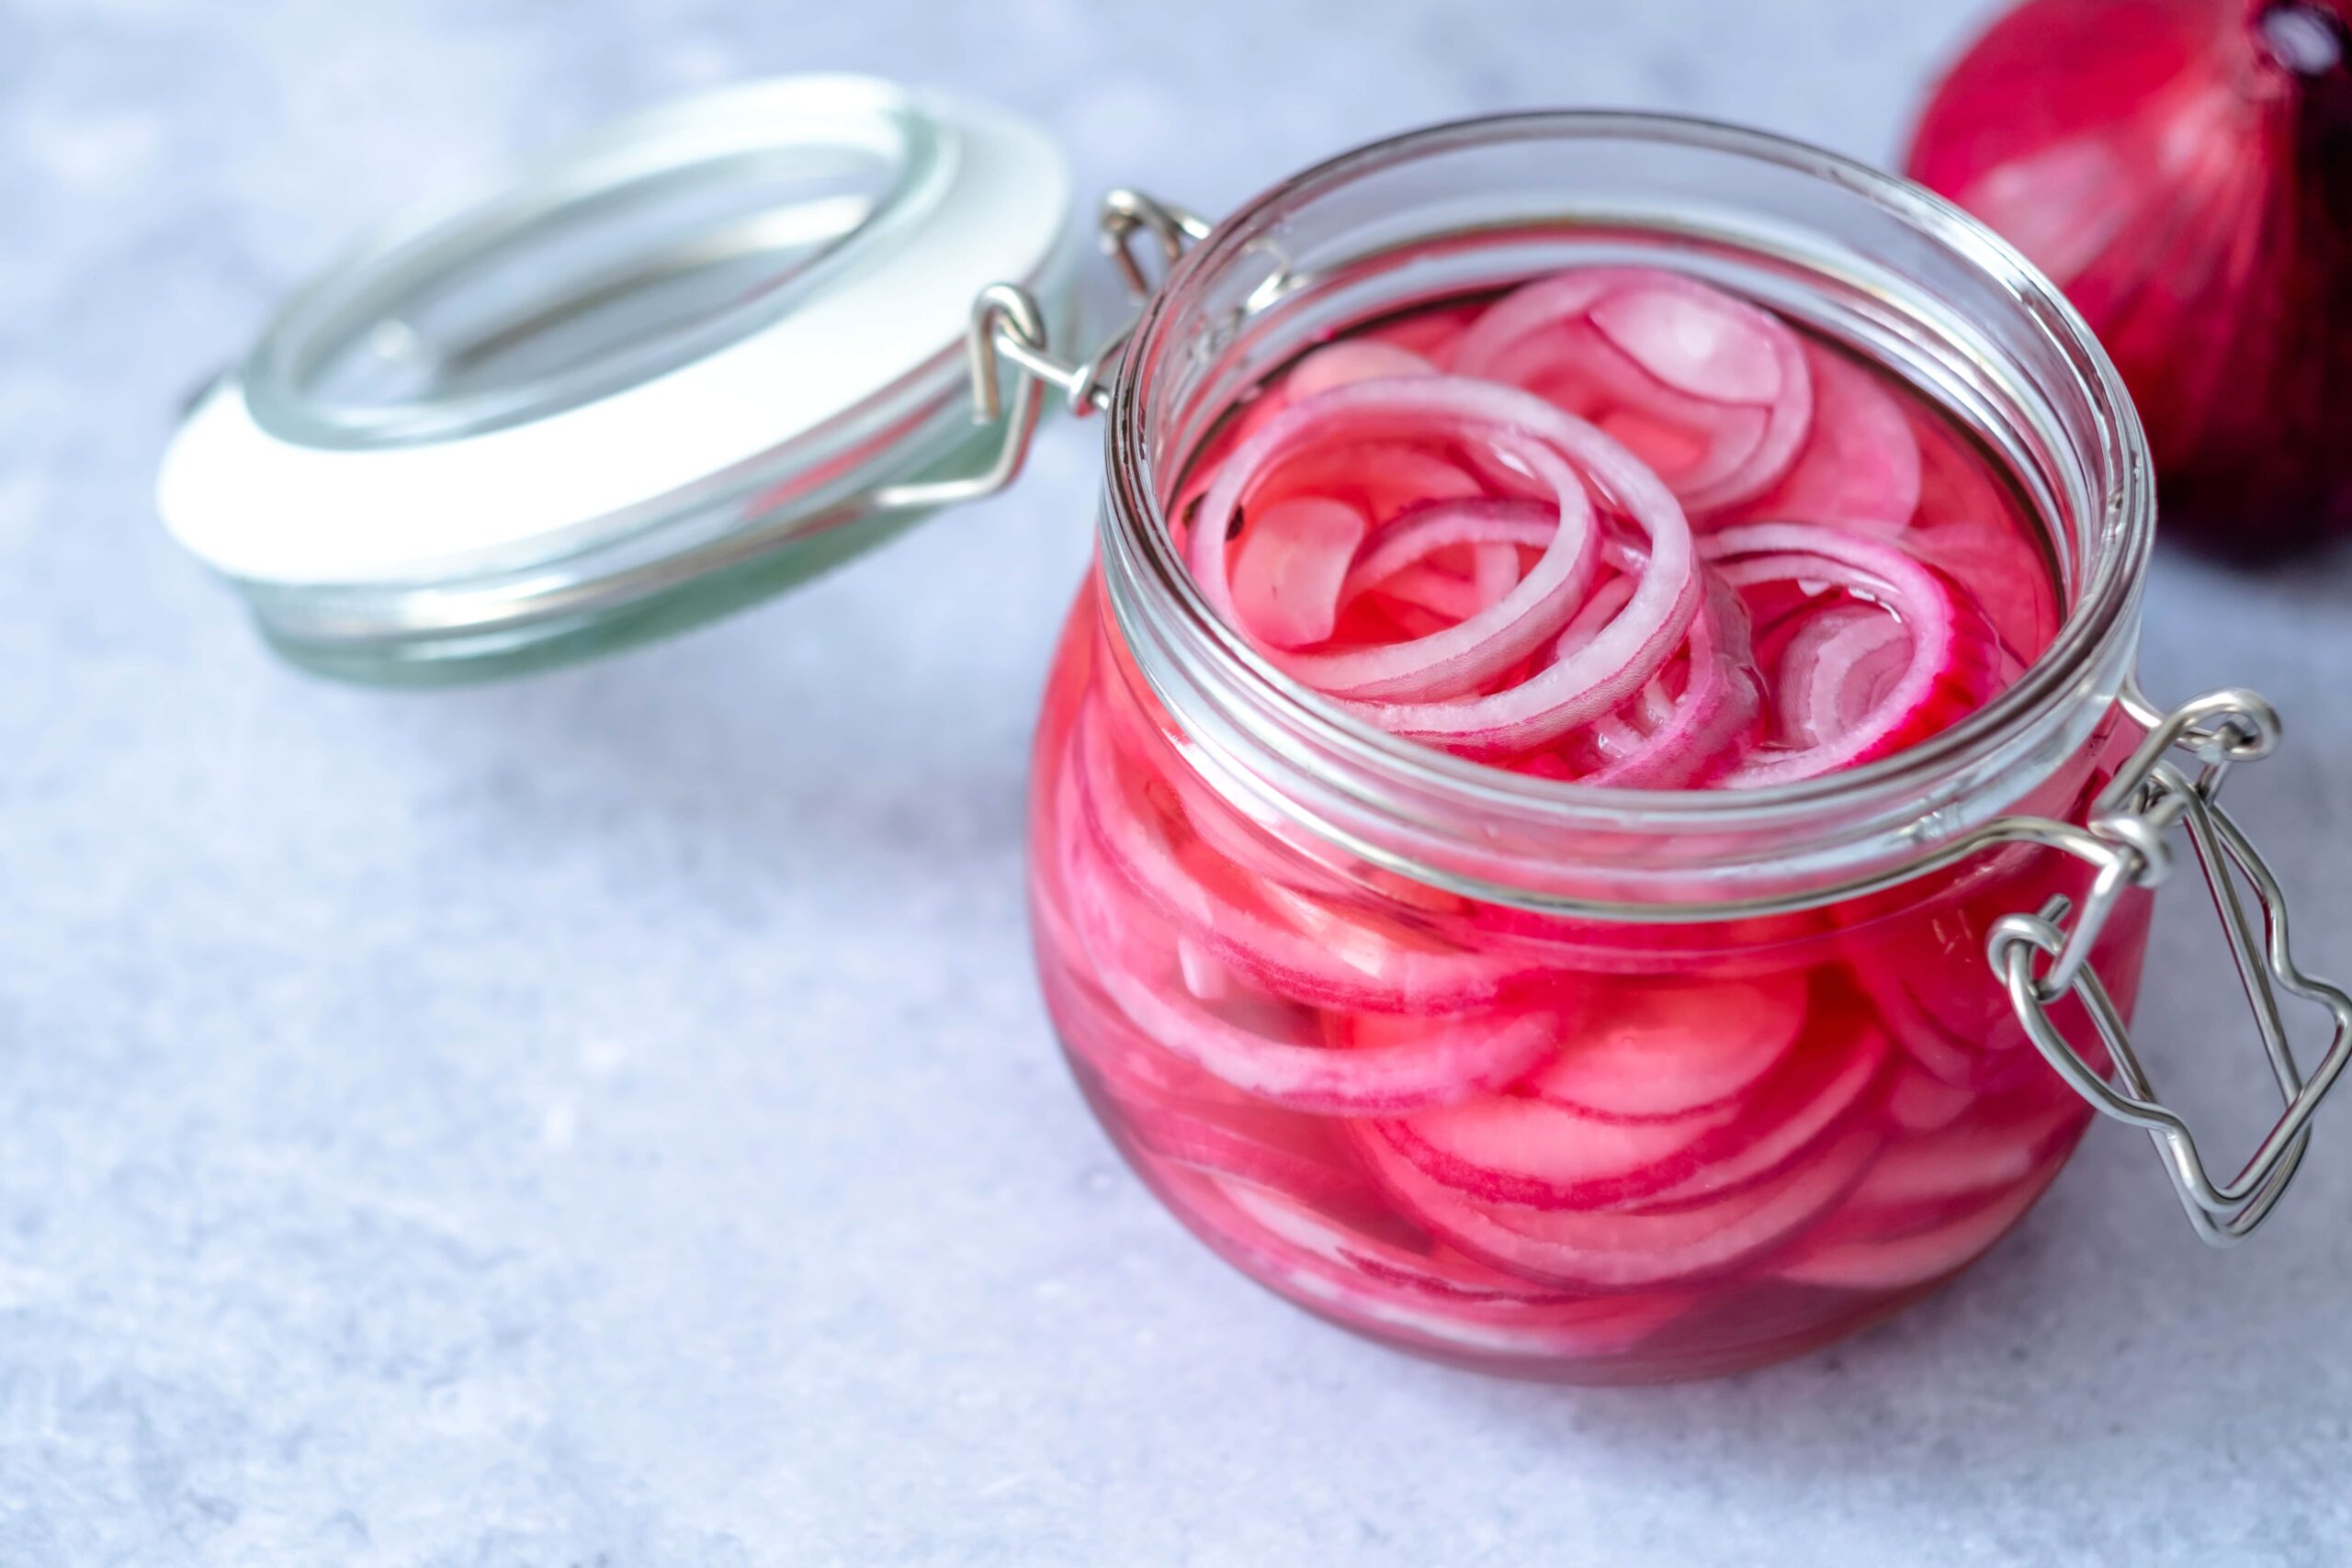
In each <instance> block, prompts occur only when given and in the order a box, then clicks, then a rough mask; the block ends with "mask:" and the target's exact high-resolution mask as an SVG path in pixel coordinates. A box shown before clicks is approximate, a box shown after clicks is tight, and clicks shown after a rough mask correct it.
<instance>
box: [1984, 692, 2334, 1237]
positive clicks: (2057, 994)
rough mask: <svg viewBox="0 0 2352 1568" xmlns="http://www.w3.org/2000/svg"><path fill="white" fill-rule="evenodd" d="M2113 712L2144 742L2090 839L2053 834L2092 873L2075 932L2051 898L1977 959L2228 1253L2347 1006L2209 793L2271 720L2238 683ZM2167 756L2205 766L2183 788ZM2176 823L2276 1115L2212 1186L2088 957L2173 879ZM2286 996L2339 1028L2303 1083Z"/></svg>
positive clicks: (2276, 1183) (2109, 790) (2296, 1133)
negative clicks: (2134, 895) (2136, 728)
mask: <svg viewBox="0 0 2352 1568" xmlns="http://www.w3.org/2000/svg"><path fill="white" fill-rule="evenodd" d="M2123 703H2124V706H2125V708H2126V710H2127V711H2128V712H2129V713H2130V714H2131V716H2132V717H2133V718H2135V719H2137V720H2139V721H2140V722H2141V723H2143V724H2144V725H2146V726H2147V728H2148V734H2147V737H2146V739H2143V741H2142V742H2141V744H2140V746H2139V748H2138V750H2135V751H2134V752H2133V753H2132V754H2131V759H2130V760H2129V761H2126V762H2125V763H2124V765H2123V767H2122V768H2121V769H2120V771H2119V772H2118V773H2116V775H2115V777H2114V778H2113V779H2112V780H2111V781H2110V782H2109V784H2108V786H2107V787H2106V788H2105V789H2104V790H2102V791H2101V792H2100V793H2099V796H2098V800H2097V801H2096V802H2094V803H2093V805H2092V807H2091V811H2090V814H2089V817H2088V819H2087V823H2086V825H2087V827H2088V829H2089V837H2088V839H2087V840H2085V839H2084V838H2082V837H2081V836H2079V835H2069V836H2067V837H2066V838H2064V839H2063V840H2056V839H2053V840H2051V841H2052V842H2054V843H2056V844H2057V845H2058V847H2063V848H2064V849H2066V850H2068V851H2070V852H2073V853H2075V854H2076V855H2078V856H2080V857H2081V858H2083V859H2084V860H2086V861H2088V862H2089V863H2091V864H2092V865H2093V866H2095V867H2096V868H2097V874H2096V875H2095V876H2094V877H2093V879H2092V883H2091V888H2090V892H2089V894H2088V895H2087V897H2086V898H2085V899H2084V901H2083V907H2082V908H2081V910H2080V912H2079V913H2076V914H2075V920H2074V924H2073V926H2072V927H2071V929H2070V928H2068V927H2067V926H2065V925H2064V923H2063V922H2064V920H2065V919H2066V917H2067V915H2068V914H2069V913H2070V912H2072V906H2071V901H2070V900H2068V899H2066V898H2063V897H2060V898H2052V900H2051V901H2050V902H2049V903H2048V904H2046V905H2044V906H2043V907H2042V908H2041V911H2040V912H2038V913H2036V914H2030V915H2028V914H2015V915H2009V916H2006V917H2004V918H2003V919H1999V920H1997V921H1996V922H1995V923H1994V926H1993V930H1992V934H1991V937H1990V939H1989V940H1988V942H1987V943H1986V947H1985V955H1986V957H1987V959H1988V960H1989V961H1990V962H1991V964H1992V965H1993V970H1994V973H1995V974H1996V976H1999V978H2000V980H2001V982H2002V984H2003V985H2004V986H2005V987H2007V990H2008V993H2009V1000H2010V1004H2011V1005H2012V1006H2013V1007H2014V1008H2015V1009H2016V1011H2017V1015H2018V1021H2020V1022H2021V1023H2023V1024H2024V1026H2025V1029H2026V1032H2027V1034H2028V1035H2029V1036H2030V1038H2031V1039H2032V1041H2033V1043H2034V1044H2035V1045H2036V1046H2037V1047H2039V1048H2040V1050H2041V1054H2042V1055H2043V1056H2044V1057H2045V1058H2047V1059H2048V1061H2049V1062H2050V1065H2051V1066H2052V1067H2054V1068H2055V1069H2057V1071H2058V1073H2059V1075H2060V1076H2061V1077H2064V1078H2065V1080H2066V1081H2067V1082H2068V1083H2069V1084H2071V1085H2073V1086H2074V1088H2075V1091H2076V1092H2077V1093H2079V1094H2081V1095H2082V1097H2083V1098H2084V1099H2085V1100H2088V1101H2089V1102H2090V1104H2091V1106H2092V1108H2093V1109H2095V1110H2097V1111H2099V1112H2100V1113H2101V1114H2102V1115H2105V1116H2109V1117H2112V1118H2114V1119H2115V1120H2117V1121H2119V1122H2127V1123H2129V1124H2130V1125H2132V1126H2135V1127H2140V1128H2143V1129H2144V1130H2145V1131H2146V1132H2147V1134H2148V1136H2149V1139H2150V1141H2151V1142H2153V1143H2154V1145H2155V1148H2156V1153H2157V1155H2158V1156H2160V1157H2161V1159H2162V1160H2163V1162H2164V1166H2165V1173H2166V1174H2167V1175H2168V1176H2169V1177H2170V1178H2171V1179H2172V1183H2173V1187H2174V1190H2176V1191H2177V1193H2178V1194H2179V1197H2180V1201H2181V1207H2182V1208H2183V1209H2184V1210H2185V1211H2186V1212H2187V1213H2188V1219H2189V1223H2190V1224H2192V1225H2193V1226H2195V1228H2196V1230H2197V1234H2198V1235H2199V1236H2200V1237H2201V1238H2203V1239H2204V1240H2205V1241H2206V1242H2207V1243H2208V1244H2210V1245H2211V1246H2214V1247H2229V1246H2233V1245H2234V1244H2235V1243H2237V1242H2239V1241H2242V1240H2244V1239H2245V1237H2246V1236H2248V1235H2252V1234H2253V1232H2254V1231H2255V1229H2256V1227H2258V1226H2259V1225H2260V1224H2262V1222H2263V1221H2264V1220H2265V1219H2267V1218H2268V1217H2269V1215H2270V1213H2271V1211H2272V1210H2273V1209H2274V1208H2275V1207H2276V1206H2277V1205H2278V1200H2279V1198H2280V1197H2281V1196H2282V1195H2283V1194H2284V1193H2285V1192H2286V1190H2287V1185H2288V1183H2289V1182H2290V1181H2291V1180H2292V1179H2293V1178H2294V1174H2295V1171H2296V1169H2297V1168H2298V1167H2300V1166H2301V1163H2302V1158H2303V1153H2304V1150H2305V1149H2306V1147H2307V1146H2308V1145H2309V1143H2310V1138H2311V1120H2312V1113H2313V1112H2314V1111H2317V1110H2318V1108H2319V1102H2320V1100H2322V1099H2323V1098H2324V1097H2325V1095H2326V1094H2327V1091H2328V1090H2329V1089H2331V1088H2333V1087H2334V1085H2335V1080H2336V1078H2337V1077H2339V1076H2341V1074H2342V1073H2343V1071H2344V1068H2345V1066H2346V1062H2347V1061H2352V996H2347V995H2346V993H2345V992H2344V991H2343V990H2341V989H2340V988H2338V987H2335V986H2333V985H2330V984H2329V983H2327V982H2326V981H2324V980H2319V979H2315V978H2313V977H2312V976H2309V975H2306V974H2304V973H2303V972H2302V970H2301V968H2299V967H2298V966H2297V965H2296V963H2295V960H2294V956H2293V953H2292V949H2291V947H2290V942H2289V938H2288V930H2287V903H2286V897H2285V895H2284V894H2283V893H2282V892H2281V891H2280V889H2279V886H2278V878H2277V877H2276V876H2275V875H2274V874H2272V872H2271V870H2270V867H2269V865H2268V864H2267V863H2266V862H2265V861H2264V860H2263V858H2262V856H2261V855H2260V854H2259V853H2257V852H2256V850H2255V848H2254V845H2253V844H2252V843H2251V842H2250V841H2249V840H2247V839H2246V836H2245V832H2244V831H2243V830H2242V829H2240V828H2239V827H2238V825H2237V823H2236V822H2235V821H2234V820H2233V819H2232V818H2231V817H2230V815H2229V814H2228V813H2227V812H2226V811H2224V810H2223V809H2222V807H2221V805H2220V803H2219V800H2218V798H2217V797H2218V796H2219V795H2220V793H2221V787H2222V780H2223V779H2224V778H2225V777H2226V776H2227V774H2228V773H2229V770H2230V768H2231V767H2232V766H2233V765H2234V764H2236V763H2238V762H2250V761H2259V760H2261V759H2262V758H2264V757H2267V756H2268V755H2269V754H2270V753H2271V752H2272V751H2273V750H2276V749H2277V747H2278V739H2279V724H2278V713H2277V712H2276V710H2274V709H2273V708H2272V707H2271V705H2269V703H2267V702H2266V701H2265V700H2264V699H2263V698H2262V697H2261V696H2259V695H2257V694H2255V693H2253V692H2250V691H2246V690H2245V689H2244V688H2240V687H2232V688H2226V689H2224V690H2222V691H2217V692H2211V693H2208V694H2205V695H2204V696H2201V697H2196V698H2193V699H2191V700H2190V701H2188V702H2187V703H2184V704H2182V705H2180V706H2179V707H2177V708H2175V709H2173V710H2172V711H2171V712H2170V713H2164V712H2161V711H2159V710H2157V709H2155V708H2153V707H2151V706H2150V705H2148V703H2147V701H2146V699H2145V698H2144V697H2143V696H2142V695H2141V694H2139V692H2138V690H2137V689H2136V687H2135V688H2132V689H2130V690H2127V691H2126V693H2125V694H2124V696H2123ZM2175 750H2182V751H2186V752H2188V753H2189V754H2190V755H2192V756H2194V757H2196V758H2197V759H2198V760H2199V762H2200V763H2201V764H2202V766H2201V767H2200V768H2199V771H2198V773H2197V774H2196V776H2195V778H2194V779H2191V778H2190V777H2189V775H2188V773H2185V772H2184V771H2183V770H2182V768H2181V766H2180V765H2179V763H2178V762H2177V761H2175V760H2174V759H2173V757H2172V753H2173V752H2174V751H2175ZM2176 826H2185V827H2187V829H2188V839H2189V843H2190V846H2191V847H2192V848H2193V849H2194V850H2195V851H2196V852H2197V860H2198V864H2199V869H2200V870H2202V872H2203V873H2204V875H2205V882H2206V886H2207V887H2208V888H2209V889H2210V890H2211V894H2212V897H2213V908H2214V911H2215V913H2216V914H2218V915H2219V916H2220V917H2221V922H2222V932H2223V934H2224V935H2225V936H2226V937H2227V938H2228V939H2229V943H2230V956H2231V958H2232V959H2233V962H2234V963H2235V964H2236V965H2237V971H2238V977H2239V980H2240V982H2241V984H2242V985H2243V986H2244V987H2245V996H2246V1000H2247V1003H2248V1004H2249V1005H2250V1006H2251V1007H2252V1008H2253V1010H2254V1015H2255V1021H2256V1026H2257V1027H2258V1028H2259V1030H2260V1032H2261V1034H2262V1043H2263V1047H2264V1050H2265V1052H2266V1053H2267V1055H2268V1057H2269V1060H2270V1069H2271V1075H2272V1077H2274V1078H2275V1079H2276V1080H2277V1083H2278V1092H2279V1096H2280V1098H2281V1100H2283V1101H2284V1105H2285V1109H2284V1110H2283V1111H2281V1112H2280V1114H2279V1116H2278V1120H2277V1121H2276V1122H2274V1123H2272V1125H2271V1128H2270V1131H2269V1133H2268V1134H2267V1135H2266V1136H2265V1137H2264V1138H2263V1140H2262V1143H2261V1145H2260V1146H2258V1147H2257V1148H2256V1150H2255V1152H2254V1155H2253V1156H2252V1157H2251V1158H2249V1159H2248V1160H2247V1161H2246V1163H2245V1166H2244V1168H2241V1169H2240V1170H2239V1172H2238V1173H2237V1175H2236V1176H2234V1177H2233V1178H2231V1179H2228V1180H2226V1181H2216V1180H2215V1179H2213V1177H2212V1174H2211V1170H2210V1168H2208V1167H2207V1165H2206V1163H2205V1161H2204V1158H2203V1156H2201V1155H2200V1154H2199V1151H2198V1147H2197V1142H2196V1139H2195V1137H2194V1136H2193V1135H2192V1134H2190V1132H2189V1130H2188V1123H2187V1122H2185V1121H2183V1120H2182V1118H2181V1117H2180V1116H2179V1114H2178V1113H2177V1112H2176V1111H2173V1110H2171V1109H2170V1108H2169V1107H2167V1106H2166V1105H2165V1104H2164V1103H2163V1101H2162V1100H2159V1099H2158V1098H2157V1095H2156V1090H2155V1088H2154V1085H2153V1084H2152V1083H2151V1082H2150V1080H2149V1077H2148V1074H2147V1070H2146V1068H2145V1067H2144V1066H2142V1064H2141V1062H2140V1059H2139V1056H2138V1055H2137V1054H2136V1053H2135V1052H2134V1051H2133V1049H2132V1046H2131V1032H2130V1031H2129V1029H2128V1028H2127V1027H2126V1026H2125V1024H2124V1022H2123V1019H2122V1015H2121V1014H2120V1012H2119V1011H2118V1010H2117V1009H2116V1006H2115V1003H2114V1000H2113V999H2112V998H2110V997H2109V995H2108V993H2107V988H2106V987H2105V986H2104V985H2102V984H2101V983H2100V981H2099V978H2098V974H2097V972H2096V971H2094V970H2093V969H2092V968H2091V966H2090V963H2089V958H2090V950H2091V945H2092V943H2093V942H2096V941H2097V940H2098V933H2099V931H2100V929H2101V928H2102V927H2103V926H2104V925H2105V924H2106V921H2107V919H2108V916H2109V914H2110V913H2112V911H2113V910H2114V908H2115V905H2116V903H2117V901H2118V900H2119V899H2120V898H2121V897H2122V896H2123V894H2124V893H2125V892H2126V891H2127V890H2128V889H2131V888H2134V887H2147V888H2153V887H2155V886H2159V885H2160V884H2162V883H2163V882H2164V881H2165V880H2166V878H2167V877H2168V876H2169V875H2170V874H2171V871H2172V855H2171V851H2170V848H2169V846H2168V845H2167V843H2166V841H2165V836H2166V834H2167V833H2168V832H2169V831H2170V830H2171V829H2173V828H2174V827H2176ZM2240 875H2243V876H2244V877H2245V880H2246V883H2247V884H2248V886H2251V887H2252V889H2253V891H2254V895H2255V900H2256V903H2257V904H2258V905H2259V906H2260V911H2261V913H2260V919H2259V921H2258V922H2257V921H2256V920H2255V919H2250V918H2249V915H2248V911H2247V909H2246V908H2245V900H2244V899H2243V898H2242V897H2240V894H2239V890H2238V886H2237V881H2236V878H2237V877H2238V876H2240ZM2036 953H2040V954H2041V955H2043V956H2044V957H2046V958H2047V959H2049V961H2050V962H2049V965H2048V967H2047V969H2046V970H2044V971H2043V972H2042V973H2041V974H2040V975H2036V974H2035V972H2034V969H2035V954H2036ZM2280 987H2284V988H2285V989H2286V990H2287V991H2289V992H2290V993H2291V994H2293V995H2295V996H2298V997H2301V998H2305V999H2307V1000H2310V1001H2313V1002H2317V1003H2319V1004H2320V1005H2321V1006H2323V1007H2324V1008H2325V1009H2327V1010H2328V1011H2329V1013H2331V1014H2332V1015H2333V1016H2334V1018H2335V1036H2334V1038H2333V1039H2332V1040H2331V1041H2330V1043H2329V1045H2328V1048H2327V1052H2326V1055H2324V1057H2323V1058H2322V1060H2321V1062H2320V1064H2319V1066H2318V1068H2317V1069H2316V1070H2315V1071H2314V1072H2312V1075H2311V1076H2310V1077H2309V1078H2305V1077H2303V1075H2302V1072H2301V1068H2300V1067H2299V1066H2298V1065H2297V1063H2296V1061H2295V1056H2294V1051H2293V1047H2292V1046H2291V1045H2290V1043H2289V1041H2288V1038H2287V1030H2286V1025H2285V1023H2284V1021H2282V1020H2281V1019H2280V1017H2279V1012H2278V989H2279V988H2280ZM2069 993H2072V994H2074V995H2075V996H2078V997H2079V998H2081V999H2082V1002H2083V1006H2084V1009H2085V1010H2086V1012H2087V1013H2088V1014H2089V1016H2090V1019H2091V1023H2092V1025H2093V1027H2094V1028H2096V1029H2097V1030H2098V1035H2099V1039H2100V1040H2101V1042H2102V1043H2104V1044H2105V1045H2106V1047H2107V1050H2108V1053H2109V1056H2110V1057H2111V1058H2112V1059H2113V1061H2114V1074H2113V1077H2112V1079H2110V1078H2109V1077H2108V1076H2107V1075H2105V1074H2103V1073H2101V1072H2100V1071H2099V1070H2098V1069H2097V1068H2095V1067H2093V1066H2091V1065H2090V1064H2089V1063H2087V1062H2086V1061H2085V1060H2084V1059H2083V1057H2082V1055H2081V1054H2080V1053H2079V1052H2077V1051H2076V1050H2075V1047H2074V1046H2073V1045H2072V1044H2071V1043H2068V1041H2067V1040H2066V1038H2065V1036H2064V1034H2062V1033H2060V1032H2059V1031H2058V1029H2057V1027H2056V1026H2055V1025H2054V1024H2053V1023H2052V1021H2051V1018H2050V1009H2051V1008H2052V1007H2053V1006H2054V1005H2056V1004H2057V1003H2058V1002H2059V1001H2061V1000H2063V999H2064V998H2065V997H2066V996H2067V995H2068V994H2069Z"/></svg>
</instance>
